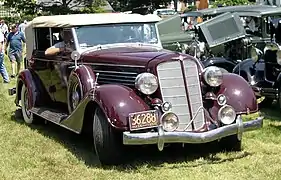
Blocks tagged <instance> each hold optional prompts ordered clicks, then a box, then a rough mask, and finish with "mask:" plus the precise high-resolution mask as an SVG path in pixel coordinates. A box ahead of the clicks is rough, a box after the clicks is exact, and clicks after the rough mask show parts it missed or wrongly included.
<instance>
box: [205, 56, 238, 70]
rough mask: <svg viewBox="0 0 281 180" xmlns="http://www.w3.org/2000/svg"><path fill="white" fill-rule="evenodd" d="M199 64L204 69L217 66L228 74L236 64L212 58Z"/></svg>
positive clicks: (223, 59)
mask: <svg viewBox="0 0 281 180" xmlns="http://www.w3.org/2000/svg"><path fill="white" fill-rule="evenodd" d="M201 62H202V64H203V65H204V67H208V66H217V67H221V68H224V69H226V70H227V71H228V72H232V69H233V68H234V67H235V65H236V64H237V63H235V62H233V61H230V60H227V59H225V58H222V57H212V58H208V59H206V60H204V61H201Z"/></svg>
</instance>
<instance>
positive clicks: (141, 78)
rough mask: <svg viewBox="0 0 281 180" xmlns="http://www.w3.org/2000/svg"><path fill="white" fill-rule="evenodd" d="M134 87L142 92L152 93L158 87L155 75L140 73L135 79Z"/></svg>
mask: <svg viewBox="0 0 281 180" xmlns="http://www.w3.org/2000/svg"><path fill="white" fill-rule="evenodd" d="M135 87H136V88H137V89H138V90H139V91H140V92H142V93H143V94H146V95H150V94H153V93H154V92H155V91H156V90H157V88H158V80H157V77H156V76H154V75H153V74H151V73H141V74H139V75H138V76H137V78H136V80H135Z"/></svg>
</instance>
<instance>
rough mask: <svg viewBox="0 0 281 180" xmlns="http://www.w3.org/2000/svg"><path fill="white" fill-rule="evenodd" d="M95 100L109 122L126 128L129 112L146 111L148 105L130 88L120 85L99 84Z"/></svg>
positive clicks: (116, 126)
mask: <svg viewBox="0 0 281 180" xmlns="http://www.w3.org/2000/svg"><path fill="white" fill-rule="evenodd" d="M95 102H96V103H97V104H98V105H99V107H100V108H101V109H102V110H103V112H104V114H105V115H106V117H107V119H108V121H109V123H110V124H111V125H112V126H113V127H115V128H117V129H123V130H127V129H128V127H129V125H128V117H129V114H130V113H134V112H140V111H147V110H150V107H149V106H148V105H147V104H146V102H145V101H144V100H143V99H142V98H141V97H139V96H138V95H137V94H136V93H135V91H133V90H132V89H130V88H128V87H125V86H120V85H101V86H99V87H98V88H97V89H96V91H95Z"/></svg>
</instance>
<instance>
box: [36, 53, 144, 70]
mask: <svg viewBox="0 0 281 180" xmlns="http://www.w3.org/2000/svg"><path fill="white" fill-rule="evenodd" d="M60 57H61V56H60ZM65 57H68V56H65ZM34 59H36V60H40V61H52V62H60V63H61V62H62V61H60V60H53V59H44V58H37V57H34ZM69 60H70V59H69ZM64 62H67V63H70V64H74V62H73V61H71V60H70V61H64ZM82 64H83V65H94V66H113V67H129V68H145V66H135V65H126V64H104V63H84V62H78V65H82Z"/></svg>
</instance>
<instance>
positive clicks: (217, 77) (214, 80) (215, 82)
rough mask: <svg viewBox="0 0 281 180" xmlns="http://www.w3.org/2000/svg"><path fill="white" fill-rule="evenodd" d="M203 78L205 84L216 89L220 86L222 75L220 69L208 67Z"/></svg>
mask: <svg viewBox="0 0 281 180" xmlns="http://www.w3.org/2000/svg"><path fill="white" fill-rule="evenodd" d="M203 77H204V80H205V81H206V83H207V84H209V85H210V86H213V87H217V86H219V85H221V84H222V80H223V73H222V71H221V69H220V68H218V67H216V66H210V67H207V68H206V69H205V70H204V75H203Z"/></svg>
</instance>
